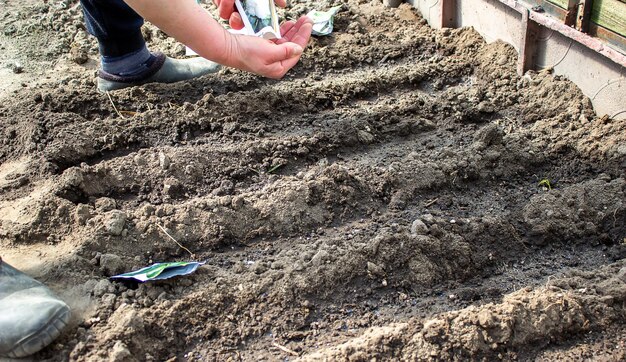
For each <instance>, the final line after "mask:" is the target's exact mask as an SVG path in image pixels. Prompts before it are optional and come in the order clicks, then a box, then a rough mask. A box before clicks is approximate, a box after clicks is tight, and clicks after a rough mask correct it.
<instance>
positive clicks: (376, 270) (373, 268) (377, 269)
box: [367, 261, 385, 277]
mask: <svg viewBox="0 0 626 362" xmlns="http://www.w3.org/2000/svg"><path fill="white" fill-rule="evenodd" d="M367 272H368V273H369V274H370V275H372V276H378V277H382V276H384V275H385V270H384V269H383V268H382V267H381V266H379V265H377V264H374V263H372V262H371V261H368V262H367Z"/></svg>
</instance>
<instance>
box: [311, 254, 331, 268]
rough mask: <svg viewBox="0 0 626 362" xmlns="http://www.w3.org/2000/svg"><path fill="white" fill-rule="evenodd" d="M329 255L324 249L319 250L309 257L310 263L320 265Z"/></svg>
mask: <svg viewBox="0 0 626 362" xmlns="http://www.w3.org/2000/svg"><path fill="white" fill-rule="evenodd" d="M329 257H330V254H329V253H328V252H327V251H326V250H320V251H318V252H317V254H315V255H314V256H313V258H311V264H313V265H322V264H323V263H324V262H325V261H326V260H327V259H328V258H329Z"/></svg>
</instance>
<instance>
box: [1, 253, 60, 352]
mask: <svg viewBox="0 0 626 362" xmlns="http://www.w3.org/2000/svg"><path fill="white" fill-rule="evenodd" d="M69 319H70V308H69V307H68V306H67V304H65V303H64V302H63V301H61V300H59V299H58V298H57V297H55V296H54V294H52V292H51V291H50V289H48V288H47V287H46V286H45V285H43V284H41V283H40V282H38V281H36V280H35V279H33V278H31V277H29V276H28V275H26V274H24V273H22V272H20V271H18V270H17V269H15V268H13V267H12V266H10V265H9V264H7V263H5V262H3V261H2V259H1V258H0V357H9V358H21V357H26V356H30V355H31V354H33V353H35V352H38V351H39V350H41V349H42V348H44V347H45V346H47V345H49V344H50V343H51V342H52V341H53V340H55V339H56V338H57V337H58V336H59V335H60V334H61V331H62V330H63V328H64V327H65V326H66V325H67V323H68V322H69Z"/></svg>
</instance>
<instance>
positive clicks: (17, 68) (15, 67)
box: [9, 62, 24, 74]
mask: <svg viewBox="0 0 626 362" xmlns="http://www.w3.org/2000/svg"><path fill="white" fill-rule="evenodd" d="M9 68H10V69H11V70H12V71H13V73H15V74H20V73H23V72H24V66H23V65H22V63H20V62H13V63H10V64H9Z"/></svg>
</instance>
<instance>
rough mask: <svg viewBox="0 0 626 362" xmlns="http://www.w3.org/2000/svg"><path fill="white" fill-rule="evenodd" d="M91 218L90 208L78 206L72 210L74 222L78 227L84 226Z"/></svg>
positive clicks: (83, 205)
mask: <svg viewBox="0 0 626 362" xmlns="http://www.w3.org/2000/svg"><path fill="white" fill-rule="evenodd" d="M90 218H91V208H90V207H89V205H85V204H78V205H77V206H76V209H75V210H74V221H76V223H78V224H79V225H85V224H86V223H87V220H89V219H90Z"/></svg>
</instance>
